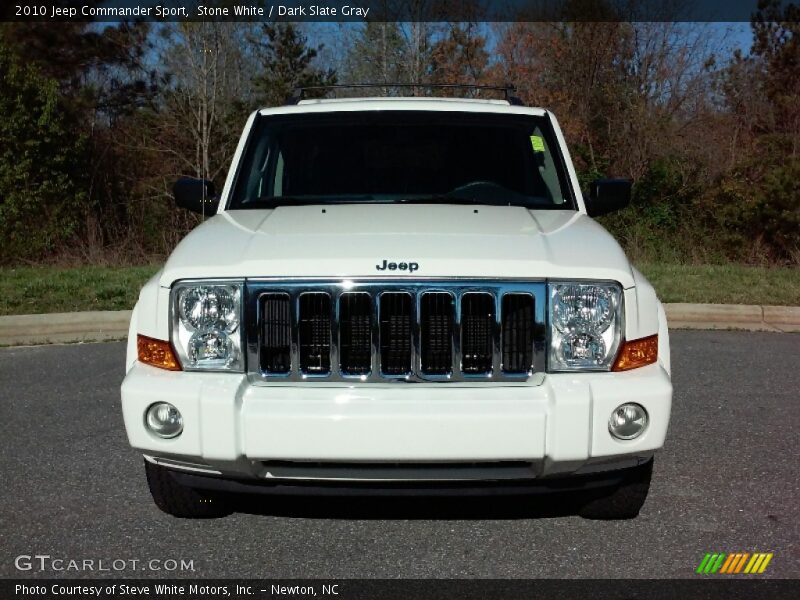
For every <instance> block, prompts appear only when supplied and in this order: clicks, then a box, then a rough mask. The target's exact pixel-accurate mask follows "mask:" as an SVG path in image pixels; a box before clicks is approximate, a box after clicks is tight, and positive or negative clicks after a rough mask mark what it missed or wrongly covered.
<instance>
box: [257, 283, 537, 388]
mask: <svg viewBox="0 0 800 600" xmlns="http://www.w3.org/2000/svg"><path fill="white" fill-rule="evenodd" d="M320 292H321V293H325V294H328V295H329V296H330V299H331V302H330V306H331V320H330V324H331V326H330V331H331V343H330V371H329V372H327V373H324V374H319V373H303V372H302V371H301V369H300V368H299V365H300V352H301V347H300V339H299V330H300V327H299V320H298V319H299V307H300V297H301V296H302V295H303V294H308V293H320ZM398 292H400V293H407V294H410V296H411V299H412V321H411V340H412V341H411V365H412V368H411V373H408V374H399V375H392V374H389V373H383V372H381V355H380V349H381V345H380V344H381V342H380V323H381V320H380V305H381V302H380V300H379V299H380V296H381V295H382V294H383V293H398ZM428 292H434V293H445V294H450V295H452V297H453V299H454V308H453V321H452V330H451V336H452V342H451V348H452V352H451V356H452V366H451V369H450V372H449V373H446V374H432V373H425V372H423V370H422V364H421V357H422V348H421V338H422V333H421V322H420V317H421V304H422V296H423V294H425V293H428ZM351 293H366V294H368V295H369V296H370V298H371V310H372V314H371V323H372V326H371V330H372V338H371V368H370V370H369V372H368V373H362V374H348V373H346V372H343V371H342V369H341V367H340V364H341V361H340V355H339V341H340V328H339V315H340V311H341V297H342V295H343V294H351ZM468 293H481V294H488V295H490V296H491V297H492V298H493V301H494V322H493V327H492V332H491V335H492V350H493V351H492V369H491V371H489V372H485V373H465V372H463V371H462V361H461V357H462V352H461V329H462V319H461V299H462V296H463V295H464V294H468ZM274 294H287V295H288V296H289V298H290V305H291V309H290V314H291V317H290V318H291V361H290V362H291V366H290V369H289V371H288V372H286V373H270V372H265V371H264V370H262V368H261V366H260V365H261V364H262V363H261V357H260V353H261V348H262V335H263V327H262V319H263V318H264V315H262V314H261V306H262V300H261V299H262V297H265V296H269V295H274ZM506 294H524V295H530V296H531V297H532V298H533V317H534V318H533V333H532V337H533V349H532V357H533V361H532V362H533V364H532V366H531V369H529V370H528V371H527V372H524V373H507V372H504V370H503V364H502V360H503V359H502V356H503V340H502V331H503V326H502V323H503V312H502V305H503V297H504V296H505V295H506ZM244 298H245V306H244V311H245V319H244V325H245V336H246V348H247V369H248V376H249V380H250V382H251V383H253V384H281V383H288V382H292V383H298V382H300V383H302V382H307V383H310V382H320V383H321V382H331V383H344V384H348V385H352V384H355V383H426V382H439V383H444V382H466V383H470V382H471V383H481V382H483V383H492V382H494V383H503V384H504V385H508V384H530V383H533V382H540V381H541V378H539V379H537V377H535V376H539V375H540V376H541V377H543V376H544V372H545V367H546V365H545V360H546V356H547V328H546V323H545V319H546V314H547V313H546V308H547V307H546V303H547V284H546V282H545V281H543V280H542V281H527V280H526V281H520V280H506V281H501V280H496V279H492V280H480V279H430V280H425V279H415V280H411V281H408V280H402V279H392V280H385V279H359V280H355V281H351V280H332V279H302V280H289V281H287V280H286V279H248V280H247V281H246V282H245V293H244Z"/></svg>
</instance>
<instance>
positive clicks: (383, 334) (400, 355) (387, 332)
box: [380, 292, 413, 375]
mask: <svg viewBox="0 0 800 600" xmlns="http://www.w3.org/2000/svg"><path fill="white" fill-rule="evenodd" d="M411 302H412V297H411V294H409V293H407V292H397V293H391V292H387V293H384V294H381V297H380V315H381V328H380V338H381V346H380V348H381V373H384V374H385V375H409V374H411V343H412V340H411V324H412V322H413V307H412V304H411Z"/></svg>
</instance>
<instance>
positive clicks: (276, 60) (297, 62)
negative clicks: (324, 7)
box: [253, 23, 336, 106]
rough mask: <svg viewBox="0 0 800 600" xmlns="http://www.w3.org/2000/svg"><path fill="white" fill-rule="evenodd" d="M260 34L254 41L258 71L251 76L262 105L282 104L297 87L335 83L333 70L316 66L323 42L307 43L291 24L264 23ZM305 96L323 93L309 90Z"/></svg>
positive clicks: (303, 36)
mask: <svg viewBox="0 0 800 600" xmlns="http://www.w3.org/2000/svg"><path fill="white" fill-rule="evenodd" d="M261 33H262V34H263V37H262V38H261V39H258V40H254V41H255V43H256V45H257V46H256V47H257V49H256V56H257V59H258V62H259V65H260V68H261V72H260V73H259V74H258V75H256V77H254V78H253V85H254V87H255V89H256V95H257V98H258V100H259V101H260V102H261V104H263V105H266V106H275V105H280V104H283V103H284V102H285V101H286V99H287V98H288V97H289V96H291V94H292V91H293V90H294V89H295V88H297V87H309V86H327V85H334V84H335V83H336V71H334V70H333V69H322V68H319V67H317V66H315V62H316V59H317V57H318V55H319V52H320V51H321V50H322V49H323V46H322V45H319V46H316V47H312V46H309V45H308V38H307V37H306V36H305V35H304V34H303V32H302V31H301V30H300V29H298V27H297V26H296V25H294V24H293V23H278V24H271V23H264V24H263V25H262V26H261ZM307 95H308V96H315V95H322V94H321V93H316V94H315V93H311V94H307Z"/></svg>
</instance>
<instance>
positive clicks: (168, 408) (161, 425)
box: [144, 402, 183, 438]
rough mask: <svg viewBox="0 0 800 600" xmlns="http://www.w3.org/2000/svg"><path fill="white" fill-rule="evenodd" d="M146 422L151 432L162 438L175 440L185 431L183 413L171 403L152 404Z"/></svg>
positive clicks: (145, 417) (146, 414)
mask: <svg viewBox="0 0 800 600" xmlns="http://www.w3.org/2000/svg"><path fill="white" fill-rule="evenodd" d="M144 422H145V424H146V425H147V428H148V429H149V430H150V431H152V432H153V433H154V434H156V435H157V436H158V437H162V438H174V437H175V436H177V435H180V433H181V431H183V417H182V416H181V412H180V411H179V410H178V409H177V408H175V407H174V406H172V404H170V403H169V402H156V403H155V404H151V405H150V408H148V409H147V412H146V413H145V415H144Z"/></svg>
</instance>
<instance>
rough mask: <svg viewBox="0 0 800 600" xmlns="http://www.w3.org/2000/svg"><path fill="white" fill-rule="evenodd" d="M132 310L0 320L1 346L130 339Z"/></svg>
mask: <svg viewBox="0 0 800 600" xmlns="http://www.w3.org/2000/svg"><path fill="white" fill-rule="evenodd" d="M130 320H131V311H130V310H97V311H87V312H74V313H51V314H45V315H10V316H2V317H0V346H26V345H34V344H63V343H67V342H101V341H107V340H119V339H122V338H125V337H127V335H128V325H129V324H130Z"/></svg>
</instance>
